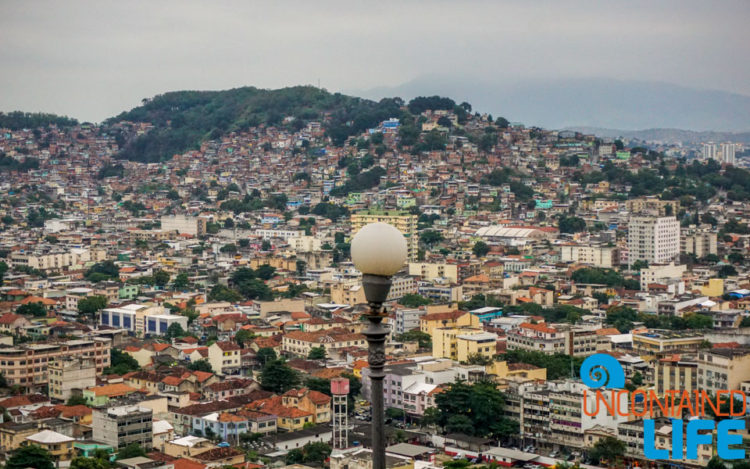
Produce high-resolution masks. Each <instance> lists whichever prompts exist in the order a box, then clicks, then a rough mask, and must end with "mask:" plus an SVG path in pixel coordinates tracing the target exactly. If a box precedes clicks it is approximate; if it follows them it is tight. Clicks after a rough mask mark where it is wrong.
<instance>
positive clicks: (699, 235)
mask: <svg viewBox="0 0 750 469" xmlns="http://www.w3.org/2000/svg"><path fill="white" fill-rule="evenodd" d="M717 244H718V238H717V234H716V232H715V231H713V232H712V231H711V230H700V231H691V232H688V233H685V234H683V235H681V236H680V252H681V253H683V254H695V257H697V258H698V259H700V258H702V257H706V256H707V255H709V254H717V252H718V250H717Z"/></svg>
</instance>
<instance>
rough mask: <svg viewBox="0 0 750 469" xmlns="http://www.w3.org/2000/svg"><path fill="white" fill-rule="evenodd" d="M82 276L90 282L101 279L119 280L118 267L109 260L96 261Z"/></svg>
mask: <svg viewBox="0 0 750 469" xmlns="http://www.w3.org/2000/svg"><path fill="white" fill-rule="evenodd" d="M84 276H85V277H86V278H87V279H88V280H89V281H91V282H100V281H102V280H119V278H120V268H119V267H117V265H115V263H114V262H113V261H111V260H106V261H104V262H97V263H96V264H94V265H92V266H91V268H90V269H89V270H87V271H86V273H85V274H84Z"/></svg>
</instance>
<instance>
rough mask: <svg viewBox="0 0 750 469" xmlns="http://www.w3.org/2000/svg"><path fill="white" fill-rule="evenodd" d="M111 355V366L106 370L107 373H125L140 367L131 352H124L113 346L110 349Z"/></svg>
mask: <svg viewBox="0 0 750 469" xmlns="http://www.w3.org/2000/svg"><path fill="white" fill-rule="evenodd" d="M109 357H110V359H109V368H106V369H105V370H104V374H105V375H108V374H115V375H124V374H126V373H129V372H131V371H137V370H139V369H140V365H138V361H137V360H136V359H135V358H133V357H132V356H131V355H130V354H128V353H126V352H123V351H122V350H120V349H117V348H111V349H110V350H109Z"/></svg>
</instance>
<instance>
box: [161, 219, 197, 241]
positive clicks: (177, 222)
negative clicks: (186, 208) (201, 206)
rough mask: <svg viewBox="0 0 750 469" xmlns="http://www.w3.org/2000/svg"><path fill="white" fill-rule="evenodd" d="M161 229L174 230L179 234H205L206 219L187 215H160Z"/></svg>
mask: <svg viewBox="0 0 750 469" xmlns="http://www.w3.org/2000/svg"><path fill="white" fill-rule="evenodd" d="M161 230H162V231H176V232H178V233H180V234H188V235H192V236H203V235H204V234H206V219H205V218H201V217H190V216H187V215H170V216H163V217H161Z"/></svg>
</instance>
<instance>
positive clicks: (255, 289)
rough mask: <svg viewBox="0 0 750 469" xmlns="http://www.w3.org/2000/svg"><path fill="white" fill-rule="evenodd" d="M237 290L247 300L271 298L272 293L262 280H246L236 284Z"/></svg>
mask: <svg viewBox="0 0 750 469" xmlns="http://www.w3.org/2000/svg"><path fill="white" fill-rule="evenodd" d="M237 291H238V292H240V294H242V296H244V297H245V298H247V299H249V300H264V301H267V300H272V299H273V293H272V292H271V289H270V288H268V285H266V284H265V283H264V282H263V281H262V280H259V279H252V280H246V281H244V282H242V283H240V284H239V285H237Z"/></svg>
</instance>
